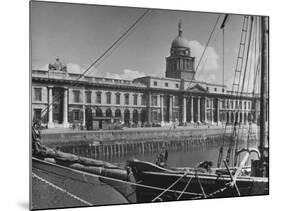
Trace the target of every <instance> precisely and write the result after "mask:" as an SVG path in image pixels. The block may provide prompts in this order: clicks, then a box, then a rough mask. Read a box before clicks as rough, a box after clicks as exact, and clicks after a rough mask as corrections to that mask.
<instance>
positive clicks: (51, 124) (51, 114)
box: [48, 86, 54, 128]
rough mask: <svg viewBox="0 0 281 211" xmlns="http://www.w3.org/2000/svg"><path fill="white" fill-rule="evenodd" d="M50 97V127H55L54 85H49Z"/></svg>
mask: <svg viewBox="0 0 281 211" xmlns="http://www.w3.org/2000/svg"><path fill="white" fill-rule="evenodd" d="M48 88H49V90H48V98H49V112H48V114H49V115H48V128H54V122H53V86H49V87H48Z"/></svg>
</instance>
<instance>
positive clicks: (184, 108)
mask: <svg viewBox="0 0 281 211" xmlns="http://www.w3.org/2000/svg"><path fill="white" fill-rule="evenodd" d="M182 106H183V109H182V111H183V113H182V115H183V118H182V123H183V124H185V123H186V97H183V105H182Z"/></svg>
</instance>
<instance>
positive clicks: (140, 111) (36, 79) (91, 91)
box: [32, 24, 259, 128]
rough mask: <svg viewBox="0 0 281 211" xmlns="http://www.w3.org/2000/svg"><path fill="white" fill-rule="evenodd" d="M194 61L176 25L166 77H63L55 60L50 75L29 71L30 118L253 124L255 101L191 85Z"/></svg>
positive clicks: (62, 123) (67, 122)
mask: <svg viewBox="0 0 281 211" xmlns="http://www.w3.org/2000/svg"><path fill="white" fill-rule="evenodd" d="M195 59H196V58H194V57H192V56H191V52H190V48H189V46H188V42H187V40H186V39H185V38H184V37H183V35H182V29H181V25H180V24H179V29H178V36H177V37H176V38H175V39H174V40H173V42H172V45H171V48H170V56H169V57H167V58H166V77H165V78H160V77H152V76H146V77H141V78H136V79H134V80H132V81H129V80H119V79H109V78H99V77H89V76H83V75H79V74H74V73H69V72H67V71H66V68H65V67H62V65H61V64H60V63H59V60H58V59H57V61H56V64H54V65H50V66H49V71H43V70H32V117H33V119H38V118H42V120H43V122H45V123H46V124H47V125H48V127H49V128H53V127H65V128H67V127H70V126H71V125H72V124H73V123H76V122H80V123H81V124H82V125H84V126H85V125H86V122H87V121H92V119H93V118H97V117H100V118H101V117H118V118H120V120H121V121H122V122H124V124H127V125H132V124H134V125H137V126H141V125H144V124H146V125H152V124H158V125H167V124H171V123H172V122H177V123H178V124H180V125H186V124H188V123H202V124H203V123H204V124H220V123H222V122H224V123H233V122H235V121H237V122H240V123H243V124H247V123H248V120H249V119H252V120H253V121H256V120H257V119H258V114H259V106H258V104H259V103H258V99H259V98H258V96H253V95H252V94H251V93H243V95H242V96H241V95H239V96H238V95H237V94H236V93H232V92H231V91H229V90H227V87H226V86H222V85H219V84H211V83H207V82H204V81H198V80H196V77H195V67H194V62H195ZM57 67H61V68H57ZM78 78H79V80H78ZM48 105H49V106H48Z"/></svg>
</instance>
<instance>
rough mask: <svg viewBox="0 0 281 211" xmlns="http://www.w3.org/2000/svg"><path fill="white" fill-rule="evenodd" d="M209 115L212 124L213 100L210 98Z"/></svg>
mask: <svg viewBox="0 0 281 211" xmlns="http://www.w3.org/2000/svg"><path fill="white" fill-rule="evenodd" d="M210 117H211V124H214V100H213V98H210Z"/></svg>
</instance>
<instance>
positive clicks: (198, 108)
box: [197, 96, 201, 123]
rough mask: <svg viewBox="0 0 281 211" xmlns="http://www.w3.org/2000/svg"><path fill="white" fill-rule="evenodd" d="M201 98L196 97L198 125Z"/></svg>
mask: <svg viewBox="0 0 281 211" xmlns="http://www.w3.org/2000/svg"><path fill="white" fill-rule="evenodd" d="M200 99H201V97H200V96H198V97H197V122H198V123H200V109H201V106H200V101H201V100H200Z"/></svg>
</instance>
